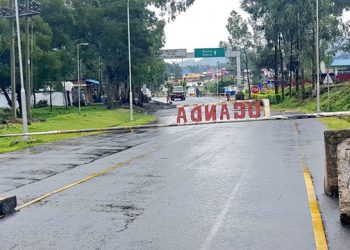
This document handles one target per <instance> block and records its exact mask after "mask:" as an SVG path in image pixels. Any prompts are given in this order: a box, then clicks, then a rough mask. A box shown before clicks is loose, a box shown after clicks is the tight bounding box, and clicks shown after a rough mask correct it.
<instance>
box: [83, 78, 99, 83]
mask: <svg viewBox="0 0 350 250" xmlns="http://www.w3.org/2000/svg"><path fill="white" fill-rule="evenodd" d="M85 82H91V83H94V84H100V82H99V81H96V80H92V79H86V80H85Z"/></svg>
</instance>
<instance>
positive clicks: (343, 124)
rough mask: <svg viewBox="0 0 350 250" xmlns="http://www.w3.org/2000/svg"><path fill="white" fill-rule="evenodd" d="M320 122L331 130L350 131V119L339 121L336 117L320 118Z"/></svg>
mask: <svg viewBox="0 0 350 250" xmlns="http://www.w3.org/2000/svg"><path fill="white" fill-rule="evenodd" d="M319 120H320V121H321V122H322V123H323V124H325V125H326V126H327V128H328V129H331V130H340V129H349V128H350V122H349V121H350V117H347V118H345V119H339V118H334V117H324V118H319Z"/></svg>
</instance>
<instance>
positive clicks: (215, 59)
mask: <svg viewBox="0 0 350 250" xmlns="http://www.w3.org/2000/svg"><path fill="white" fill-rule="evenodd" d="M218 62H219V63H220V64H222V63H226V62H227V59H226V58H223V57H210V58H203V59H200V60H198V61H196V60H194V59H186V60H184V61H183V66H184V67H186V66H196V65H210V66H216V64H217V63H218ZM180 65H181V63H180Z"/></svg>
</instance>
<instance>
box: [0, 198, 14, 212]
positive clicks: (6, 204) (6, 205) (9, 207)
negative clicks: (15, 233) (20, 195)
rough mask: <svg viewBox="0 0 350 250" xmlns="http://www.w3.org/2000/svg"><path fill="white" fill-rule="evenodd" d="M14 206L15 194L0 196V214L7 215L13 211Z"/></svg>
mask: <svg viewBox="0 0 350 250" xmlns="http://www.w3.org/2000/svg"><path fill="white" fill-rule="evenodd" d="M16 206H17V198H16V196H7V197H0V215H8V214H11V213H13V212H14V211H15V207H16Z"/></svg>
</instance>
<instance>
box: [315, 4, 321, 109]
mask: <svg viewBox="0 0 350 250" xmlns="http://www.w3.org/2000/svg"><path fill="white" fill-rule="evenodd" d="M316 65H317V67H316V68H317V69H316V70H317V72H316V74H317V77H316V81H317V87H316V88H317V112H320V51H319V19H318V0H316Z"/></svg>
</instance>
